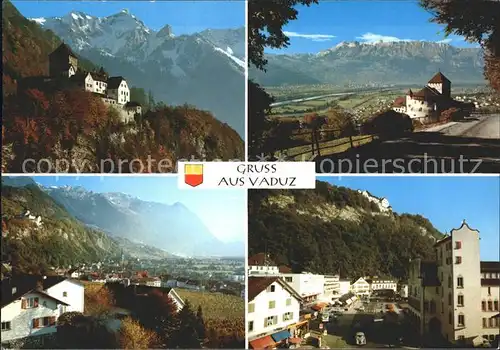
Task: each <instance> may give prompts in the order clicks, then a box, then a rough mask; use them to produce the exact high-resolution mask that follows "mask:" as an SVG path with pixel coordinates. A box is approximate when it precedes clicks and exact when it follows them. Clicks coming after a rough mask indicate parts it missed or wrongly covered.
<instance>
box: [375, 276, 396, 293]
mask: <svg viewBox="0 0 500 350" xmlns="http://www.w3.org/2000/svg"><path fill="white" fill-rule="evenodd" d="M370 287H371V290H372V291H374V290H388V289H392V290H393V291H394V292H396V291H397V290H398V282H397V281H393V280H388V279H385V280H372V281H371V285H370Z"/></svg>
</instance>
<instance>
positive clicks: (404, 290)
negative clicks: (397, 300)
mask: <svg viewBox="0 0 500 350" xmlns="http://www.w3.org/2000/svg"><path fill="white" fill-rule="evenodd" d="M398 293H399V295H400V296H401V298H408V284H399V286H398Z"/></svg>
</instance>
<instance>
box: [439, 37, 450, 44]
mask: <svg viewBox="0 0 500 350" xmlns="http://www.w3.org/2000/svg"><path fill="white" fill-rule="evenodd" d="M452 40H453V39H450V38H446V39H443V40H439V41H436V42H437V43H439V44H449V43H451V41H452Z"/></svg>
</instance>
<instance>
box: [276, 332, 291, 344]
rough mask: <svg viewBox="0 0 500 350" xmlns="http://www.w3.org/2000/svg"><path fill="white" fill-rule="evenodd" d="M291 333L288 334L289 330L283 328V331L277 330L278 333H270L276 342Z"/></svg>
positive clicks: (286, 337)
mask: <svg viewBox="0 0 500 350" xmlns="http://www.w3.org/2000/svg"><path fill="white" fill-rule="evenodd" d="M291 336H292V335H291V334H290V331H287V330H284V331H279V332H278V333H274V334H272V335H271V338H273V340H274V341H275V342H276V343H278V342H280V341H282V340H285V339H288V338H290V337H291Z"/></svg>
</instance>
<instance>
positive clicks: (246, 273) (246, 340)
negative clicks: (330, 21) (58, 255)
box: [243, 0, 250, 348]
mask: <svg viewBox="0 0 500 350" xmlns="http://www.w3.org/2000/svg"><path fill="white" fill-rule="evenodd" d="M244 108H245V142H244V144H245V161H246V162H248V160H249V159H248V145H249V139H250V138H249V136H248V0H245V107H244ZM244 196H245V202H246V206H247V207H246V215H245V224H244V225H245V231H244V232H245V261H244V266H245V287H244V290H245V298H243V301H244V303H245V309H244V310H245V314H244V315H243V322H244V323H245V325H244V329H245V348H247V347H248V322H247V315H248V190H246V191H245V194H244Z"/></svg>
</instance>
